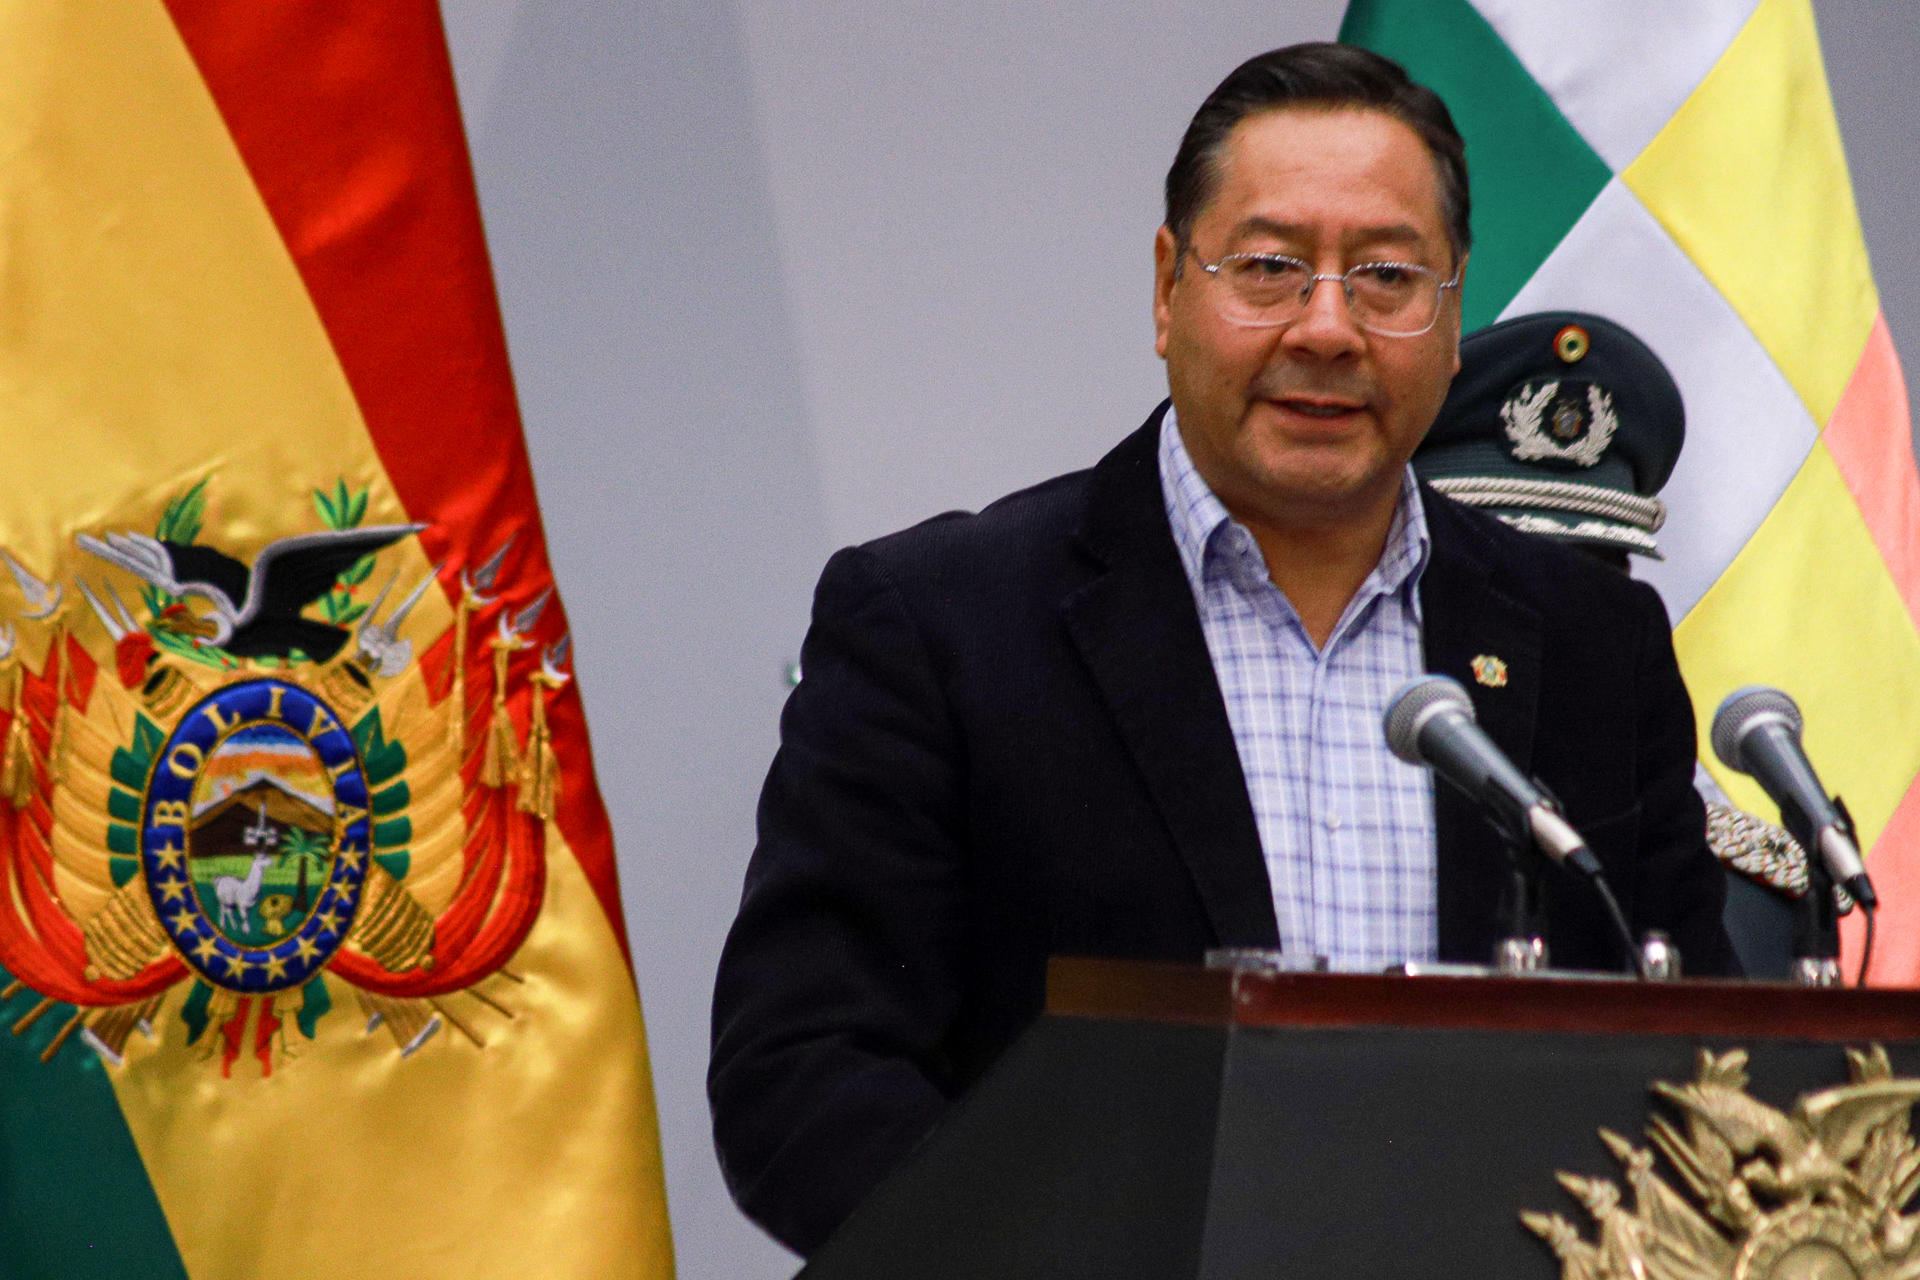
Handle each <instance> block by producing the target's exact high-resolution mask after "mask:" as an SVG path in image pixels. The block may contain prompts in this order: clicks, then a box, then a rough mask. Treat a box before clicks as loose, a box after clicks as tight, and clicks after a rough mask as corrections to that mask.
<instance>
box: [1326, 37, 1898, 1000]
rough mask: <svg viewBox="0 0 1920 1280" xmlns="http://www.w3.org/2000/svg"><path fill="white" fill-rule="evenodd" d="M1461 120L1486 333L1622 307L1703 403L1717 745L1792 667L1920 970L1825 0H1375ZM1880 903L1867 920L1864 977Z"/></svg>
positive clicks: (1708, 666) (1889, 364)
mask: <svg viewBox="0 0 1920 1280" xmlns="http://www.w3.org/2000/svg"><path fill="white" fill-rule="evenodd" d="M1340 34H1341V38H1342V39H1343V40H1349V41H1352V42H1354V43H1358V44H1364V45H1366V46H1368V47H1370V48H1374V49H1378V50H1379V51H1381V52H1382V53H1385V54H1387V55H1389V56H1390V57H1394V58H1397V59H1399V60H1400V61H1401V62H1403V63H1404V64H1405V65H1406V67H1407V69H1408V70H1409V71H1410V72H1411V73H1412V74H1413V76H1414V77H1415V78H1416V79H1418V80H1420V81H1422V82H1423V83H1425V84H1428V85H1431V86H1432V87H1433V88H1434V89H1436V90H1437V91H1438V92H1439V93H1440V94H1441V96H1442V97H1444V98H1445V99H1446V101H1447V104H1448V106H1449V108H1450V109H1451V110H1452V111H1453V113H1454V118H1455V121H1456V123H1458V124H1459V126H1460V129H1461V133H1462V134H1463V135H1464V137H1465V138H1466V142H1467V163H1468V167H1469V169H1470V171H1471V173H1472V176H1473V216H1474V253H1473V262H1472V265H1471V266H1470V267H1469V268H1468V271H1467V282H1466V289H1465V293H1464V296H1463V306H1464V308H1465V323H1466V327H1468V328H1475V327H1478V326H1480V325H1483V324H1486V323H1489V322H1491V321H1493V320H1496V319H1499V318H1501V317H1503V316H1507V315H1516V314H1520V313H1522V312H1529V311H1544V310H1555V309H1573V310H1582V311H1592V312H1597V313H1599V314H1601V315H1605V316H1609V317H1611V318H1613V319H1615V320H1618V321H1619V322H1621V323H1622V324H1625V325H1626V326H1627V327H1628V328H1630V329H1632V330H1633V331H1634V332H1635V333H1637V334H1638V335H1639V336H1640V337H1641V338H1643V339H1644V340H1646V342H1647V343H1648V345H1650V346H1651V347H1653V349H1654V350H1655V351H1657V352H1658V353H1659V354H1660V358H1661V359H1662V360H1663V361H1664V362H1665V363H1666V365H1667V366H1668V368H1669V369H1671V370H1672V371H1673V376H1674V380H1675V381H1676V382H1677V383H1679V386H1680V391H1681V394H1682V395H1683V397H1684V398H1685V400H1686V409H1687V440H1686V447H1685V448H1684V449H1683V450H1682V452H1681V454H1680V460H1679V464H1678V466H1677V467H1676V468H1675V470H1674V473H1673V478H1672V479H1671V480H1670V481H1669V482H1668V484H1667V486H1666V488H1665V490H1663V492H1662V496H1663V498H1664V499H1665V501H1666V503H1667V507H1668V510H1669V512H1670V513H1671V515H1670V518H1669V520H1668V522H1667V525H1666V527H1665V528H1664V529H1663V530H1662V531H1661V534H1660V546H1661V549H1662V550H1663V552H1664V553H1665V555H1666V559H1665V560H1664V561H1663V562H1659V563H1655V564H1649V565H1647V566H1646V567H1645V568H1644V569H1642V568H1641V567H1639V566H1636V569H1635V572H1636V574H1641V575H1643V576H1645V577H1646V578H1647V579H1648V580H1649V581H1651V582H1652V583H1653V585H1654V586H1656V587H1657V588H1659V590H1660V593H1661V595H1662V596H1663V597H1664V598H1665V600H1666V603H1667V609H1668V612H1669V613H1670V614H1672V616H1673V618H1674V624H1675V625H1674V645H1675V648H1676V650H1677V651H1678V653H1679V657H1680V666H1681V669H1682V670H1683V672H1684V673H1685V675H1686V677H1687V683H1688V686H1689V687H1690V688H1691V689H1692V691H1693V696H1694V700H1695V711H1696V713H1697V714H1698V717H1699V723H1700V729H1701V735H1700V737H1701V743H1702V748H1703V752H1704V753H1705V758H1704V760H1703V763H1704V764H1705V765H1706V767H1707V768H1708V769H1709V770H1710V771H1711V772H1712V773H1713V775H1714V777H1715V778H1716V780H1717V781H1718V782H1719V783H1720V784H1721V785H1722V786H1723V787H1724V788H1725V790H1726V791H1727V793H1728V795H1729V796H1730V797H1731V798H1732V799H1733V800H1734V802H1735V803H1737V804H1739V805H1740V806H1741V807H1743V808H1746V809H1750V810H1752V811H1753V812H1755V813H1767V814H1771V813H1772V812H1774V809H1773V806H1772V804H1771V802H1770V801H1768V800H1767V799H1766V797H1765V796H1764V795H1763V794H1762V793H1761V791H1760V789H1759V788H1758V786H1756V785H1755V784H1754V783H1753V782H1752V781H1751V780H1749V779H1747V778H1745V777H1743V776H1741V775H1738V774H1735V773H1732V772H1731V771H1729V770H1727V769H1726V768H1725V767H1724V766H1723V765H1721V763H1720V762H1719V761H1718V760H1717V759H1714V758H1713V757H1712V755H1711V752H1710V751H1706V750H1705V748H1706V743H1707V739H1708V735H1707V727H1708V725H1709V724H1710V723H1711V720H1712V716H1713V713H1714V710H1715V708H1716V707H1717V706H1718V704H1719V702H1720V700H1721V699H1722V698H1723V697H1724V696H1725V695H1726V694H1727V693H1729V692H1731V691H1732V690H1733V689H1735V688H1736V687H1739V686H1741V685H1747V684H1767V685H1773V686H1776V687H1778V688H1781V689H1784V690H1786V691H1787V692H1788V693H1789V694H1791V695H1792V696H1793V697H1794V699H1795V700H1796V701H1798V703H1799V704H1800V707H1801V710H1802V712H1803V713H1804V715H1805V718H1806V735H1805V740H1806V746H1807V751H1808V754H1809V755H1810V756H1811V757H1812V759H1813V761H1814V763H1815V765H1816V766H1817V767H1818V768H1819V770H1820V773H1821V777H1822V780H1823V781H1824V782H1826V783H1827V785H1828V786H1830V787H1833V788H1835V789H1837V790H1838V791H1839V792H1840V793H1841V794H1842V795H1843V796H1844V798H1845V799H1846V800H1847V801H1848V803H1849V805H1850V806H1851V808H1852V811H1853V816H1854V819H1855V821H1856V823H1857V825H1858V827H1859V831H1860V836H1861V845H1862V847H1863V848H1866V849H1869V850H1870V852H1869V854H1868V859H1867V862H1868V870H1869V871H1871V872H1872V874H1873V878H1874V882H1875V885H1876V887H1877V888H1878V890H1879V893H1880V897H1881V902H1882V905H1881V916H1882V927H1881V929H1880V930H1879V934H1880V936H1879V941H1878V943H1877V947H1876V952H1875V958H1874V963H1873V971H1872V977H1871V979H1870V980H1871V981H1873V982H1876V983H1880V984H1903V985H1915V984H1920V738H1916V737H1915V735H1914V734H1913V732H1912V730H1911V726H1912V725H1913V724H1915V723H1916V722H1920V478H1917V477H1916V473H1915V467H1914V455H1913V446H1912V435H1911V433H1912V430H1913V422H1912V419H1911V417H1910V415H1909V408H1908V403H1907V392H1906V384H1905V382H1904V380H1903V378H1902V376H1901V372H1900V362H1899V359H1898V357H1897V356H1896V355H1895V353H1894V348H1893V342H1892V339H1891V338H1890V337H1889V335H1888V332H1887V326H1886V321H1885V320H1884V318H1883V317H1882V315H1881V313H1880V301H1879V297H1878V294H1877V293H1876V292H1875V289H1874V283H1873V273H1872V270H1871V268H1870V267H1869V264H1868V261H1867V249H1866V243H1865V240H1864V238H1863V236H1862V234H1861V230H1860V219H1859V216H1858V214H1857V213H1856V211H1855V208H1854V201H1853V188H1852V183H1851V180H1850V178H1849V177H1848V173H1847V162H1846V156H1845V154H1844V152H1843V151H1842V148H1841V142H1840V130H1839V126H1838V124H1837V123H1836V121H1835V118H1834V113H1833V104H1832V101H1831V99H1830V97H1829V94H1828V90H1827V79H1826V73H1825V70H1824V68H1823V67H1822V64H1821V59H1820V41H1819V36H1818V33H1817V32H1816V30H1815V27H1814V13H1813V7H1812V4H1811V3H1810V0H1696V2H1694V3H1688V4H1671V3H1667V2H1666V0H1582V2H1581V3H1577V4H1576V3H1569V2H1567V0H1352V3H1350V4H1349V6H1348V9H1347V15H1346V21H1345V23H1344V25H1343V26H1342V27H1341V33H1340ZM1860 925H1861V920H1860V916H1859V914H1858V913H1855V914H1854V915H1853V916H1850V917H1849V918H1848V921H1847V924H1846V929H1847V937H1846V945H1847V949H1848V950H1849V951H1851V952H1852V957H1851V958H1850V960H1849V962H1848V970H1849V973H1851V971H1852V965H1853V963H1855V962H1857V960H1858V957H1859V952H1858V946H1859V944H1860V941H1861V938H1860Z"/></svg>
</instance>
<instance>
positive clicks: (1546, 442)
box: [1500, 381, 1620, 467]
mask: <svg viewBox="0 0 1920 1280" xmlns="http://www.w3.org/2000/svg"><path fill="white" fill-rule="evenodd" d="M1559 393H1560V383H1559V382H1558V381H1553V382H1544V383H1541V384H1540V385H1539V386H1528V387H1522V388H1521V389H1520V390H1519V391H1517V392H1515V393H1514V394H1513V395H1511V396H1509V397H1508V398H1507V401H1506V403H1505V404H1502V405H1501V406H1500V421H1501V422H1502V423H1503V424H1504V425H1505V426H1506V432H1507V439H1508V441H1510V442H1511V443H1512V445H1513V457H1514V458H1515V460H1516V461H1519V462H1538V461H1541V460H1543V459H1544V460H1549V461H1554V462H1571V463H1573V464H1574V465H1575V466H1579V467H1591V466H1593V465H1594V464H1596V463H1598V462H1599V461H1600V459H1601V458H1602V457H1604V456H1606V452H1607V446H1608V445H1609V444H1611V443H1612V442H1613V434H1614V432H1616V431H1618V430H1619V429H1620V416H1619V415H1618V414H1617V413H1615V412H1614V408H1613V397H1612V396H1610V395H1608V394H1607V393H1606V392H1605V391H1604V390H1602V389H1601V388H1599V387H1597V386H1593V385H1592V384H1589V385H1588V387H1587V412H1588V413H1589V414H1590V415H1591V419H1590V422H1591V425H1590V426H1589V427H1588V429H1587V431H1586V433H1585V434H1584V435H1582V436H1580V437H1579V438H1578V439H1576V440H1573V441H1571V442H1570V443H1567V444H1561V443H1560V442H1559V441H1557V440H1555V439H1554V438H1553V436H1552V435H1550V434H1549V433H1548V432H1547V430H1546V428H1545V426H1544V425H1543V423H1544V419H1545V416H1546V408H1547V406H1548V405H1549V404H1552V403H1553V400H1554V397H1555V396H1557V395H1559Z"/></svg>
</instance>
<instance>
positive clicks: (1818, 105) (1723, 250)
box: [1621, 0, 1879, 423]
mask: <svg viewBox="0 0 1920 1280" xmlns="http://www.w3.org/2000/svg"><path fill="white" fill-rule="evenodd" d="M1621 178H1622V180H1623V181H1625V182H1626V184H1627V185H1628V186H1630V187H1631V188H1632V189H1633V191H1634V192H1635V194H1637V195H1638V196H1639V197H1640V199H1641V200H1642V201H1643V202H1644V203H1645V204H1646V206H1647V208H1648V209H1650V210H1651V211H1652V212H1653V214H1654V216H1655V217H1656V218H1658V219H1659V220H1660V222H1661V223H1662V224H1663V225H1664V226H1665V227H1666V228H1667V230H1668V231H1670V232H1671V233H1672V234H1673V237H1674V239H1675V240H1677V241H1678V242H1679V243H1680V246H1681V248H1683V249H1685V250H1686V252H1687V254H1688V255H1689V256H1691V257H1692V258H1693V260H1694V261H1695V262H1697V263H1699V264H1700V268H1701V270H1702V271H1704V272H1705V273H1706V275H1707V277H1708V278H1709V279H1711V280H1712V281H1713V282H1714V283H1715V284H1716V285H1717V286H1719V288H1720V289H1721V291H1722V292H1723V293H1725V294H1726V296H1727V299H1728V300H1729V301H1730V302H1732V303H1733V305H1734V308H1735V309H1736V310H1737V311H1739V313H1740V315H1741V316H1742V318H1744V319H1745V320H1746V322H1747V324H1748V325H1750V326H1751V327H1752V329H1753V331H1754V333H1755V334H1757V335H1758V336H1759V338H1760V341H1761V342H1762V343H1764V344H1765V345H1766V348H1767V350H1768V352H1769V353H1771V354H1772V356H1773V358H1774V360H1775V361H1776V362H1778V363H1779V365H1780V367H1781V369H1782V370H1784V371H1785V372H1786V375H1787V377H1788V379H1789V380H1790V381H1791V382H1792V383H1793V385H1794V388H1795V390H1797V391H1798V392H1799V393H1800V397H1801V399H1803V400H1804V401H1805V402H1806V405H1807V409H1808V410H1809V412H1811V413H1812V414H1813V418H1814V421H1816V422H1821V423H1824V422H1826V421H1827V419H1828V418H1829V417H1830V416H1831V415H1832V413H1833V409H1834V406H1835V405H1836V404H1838V403H1839V401H1840V395H1841V392H1842V391H1844V390H1845V388H1846V385H1847V379H1848V378H1849V377H1850V376H1851V375H1852V373H1853V368H1854V365H1855V363H1856V362H1857V361H1858V360H1859V358H1860V352H1861V350H1862V348H1863V347H1864V346H1865V344H1866V340H1867V333H1868V331H1869V330H1870V329H1871V328H1872V326H1873V318H1874V315H1875V313H1876V312H1877V311H1878V310H1879V301H1878V298H1877V296H1876V294H1875V292H1874V286H1873V277H1872V274H1871V272H1870V270H1869V268H1868V264H1867V250H1866V244H1865V242H1864V240H1863V239H1862V236H1861V232H1860V218H1859V214H1858V212H1857V210H1856V209H1855V207H1854V203H1853V188H1852V185H1851V183H1850V181H1849V179H1848V177H1847V165H1846V156H1845V153H1844V152H1843V151H1842V149H1841V145H1840V129H1839V125H1838V123H1837V122H1836V121H1835V119H1834V115H1833V107H1832V104H1831V99H1830V98H1829V96H1828V93H1827V79H1826V72H1825V70H1824V68H1823V67H1822V65H1821V62H1820V45H1819V40H1818V36H1817V33H1816V32H1815V30H1814V23H1813V10H1812V8H1811V6H1810V4H1809V2H1808V0H1765V2H1764V3H1762V4H1761V5H1760V7H1759V8H1758V9H1757V10H1756V11H1755V12H1754V15H1753V17H1752V19H1751V20H1750V21H1749V22H1748V23H1747V25H1746V27H1745V28H1744V29H1743V30H1742V31H1741V33H1740V35H1739V36H1738V37H1737V38H1736V39H1735V40H1734V42H1733V43H1732V45H1730V46H1729V47H1728V49H1727V51H1726V53H1725V54H1724V55H1723V56H1722V57H1721V59H1720V61H1719V62H1718V63H1717V64H1716V65H1715V66H1714V68H1713V70H1712V71H1710V72H1709V73H1708V74H1707V77H1706V78H1705V79H1704V80H1702V81H1701V83H1700V87H1699V88H1698V89H1696V90H1695V91H1694V93H1693V95H1692V96H1691V97H1690V98H1688V99H1687V101H1686V103H1685V104H1684V105H1683V106H1682V107H1681V108H1680V110H1679V111H1678V112H1676V113H1675V115H1674V117H1673V119H1672V120H1671V121H1669V122H1668V124H1667V126H1666V128H1664V129H1663V130H1661V132H1660V133H1659V135H1658V136H1656V137H1655V138H1654V140H1653V142H1652V143H1651V144H1649V145H1648V147H1647V149H1646V151H1645V152H1643V153H1642V154H1641V155H1640V157H1639V158H1638V159H1637V160H1635V161H1634V162H1633V163H1632V164H1631V165H1629V166H1628V167H1627V169H1626V171H1625V172H1624V173H1623V174H1622V175H1621ZM1622 267H1623V269H1626V270H1631V269H1632V264H1631V263H1624V264H1622Z"/></svg>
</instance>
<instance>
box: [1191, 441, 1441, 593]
mask: <svg viewBox="0 0 1920 1280" xmlns="http://www.w3.org/2000/svg"><path fill="white" fill-rule="evenodd" d="M1160 496H1161V499H1162V500H1163V501H1164V502H1165V504H1166V508H1167V523H1168V524H1170V525H1171V526H1172V528H1173V545H1174V547H1175V548H1176V549H1177V550H1178V551H1179V553H1180V564H1181V566H1182V567H1183V568H1184V569H1185V570H1186V573H1187V585H1188V586H1189V587H1191V588H1192V590H1193V599H1194V604H1195V605H1196V606H1198V607H1200V608H1201V609H1203V610H1204V609H1205V605H1206V581H1207V573H1208V570H1209V568H1210V567H1211V566H1213V565H1214V564H1216V563H1217V561H1218V560H1219V557H1220V556H1221V555H1222V550H1221V542H1222V537H1223V535H1224V533H1225V531H1226V530H1227V529H1228V528H1229V527H1237V525H1236V522H1235V521H1234V519H1233V517H1232V516H1231V515H1229V514H1227V509H1226V507H1225V506H1223V505H1222V504H1221V502H1220V499H1219V498H1218V497H1217V496H1215V494H1214V492H1213V490H1212V489H1211V488H1209V487H1208V486H1207V482H1206V481H1205V480H1204V479H1202V478H1201V476H1200V472H1199V469H1198V468H1196V467H1195V466H1194V465H1193V459H1192V458H1191V457H1189V456H1188V454H1187V446H1186V442H1185V441H1183V440H1181V438H1180V424H1179V422H1178V421H1177V420H1176V419H1175V417H1174V412H1173V406H1172V405H1168V406H1167V412H1166V416H1165V417H1164V418H1162V419H1161V420H1160ZM1432 549H1433V543H1432V539H1431V538H1430V537H1429V536H1428V533H1427V513H1426V508H1425V506H1424V505H1423V504H1422V503H1421V501H1420V486H1419V484H1418V482H1416V481H1415V479H1414V475H1413V468H1412V467H1411V466H1409V467H1408V468H1407V469H1406V474H1405V475H1404V476H1402V477H1401V481H1400V502H1399V505H1398V506H1397V507H1395V508H1394V513H1393V524H1392V525H1391V526H1389V527H1388V529H1387V542H1386V545H1385V546H1384V547H1382V548H1381V551H1380V562H1379V563H1378V564H1377V565H1375V566H1374V569H1373V572H1372V573H1371V574H1369V575H1368V577H1367V580H1366V582H1364V583H1362V584H1361V587H1360V590H1359V592H1358V593H1357V595H1356V600H1359V599H1364V598H1366V597H1367V596H1370V595H1375V594H1378V595H1385V594H1388V593H1391V592H1394V591H1397V590H1399V589H1400V588H1401V587H1403V586H1407V585H1409V584H1417V583H1418V582H1419V580H1420V575H1421V573H1422V572H1423V571H1424V570H1425V569H1426V566H1427V560H1428V558H1429V556H1430V555H1431V554H1432ZM1252 554H1253V555H1254V556H1256V557H1257V556H1258V555H1259V554H1260V552H1259V550H1258V548H1257V547H1256V548H1254V549H1253V551H1252ZM1264 567H1265V566H1264V563H1263V564H1262V568H1263V569H1264ZM1409 595H1410V597H1411V603H1412V605H1413V609H1414V616H1415V618H1416V619H1417V618H1418V617H1419V610H1420V597H1419V593H1418V592H1417V591H1410V592H1409Z"/></svg>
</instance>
